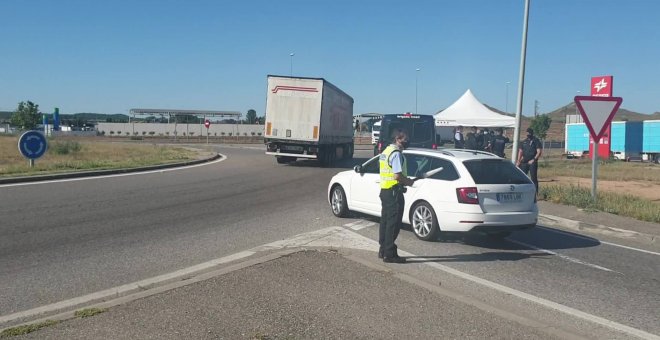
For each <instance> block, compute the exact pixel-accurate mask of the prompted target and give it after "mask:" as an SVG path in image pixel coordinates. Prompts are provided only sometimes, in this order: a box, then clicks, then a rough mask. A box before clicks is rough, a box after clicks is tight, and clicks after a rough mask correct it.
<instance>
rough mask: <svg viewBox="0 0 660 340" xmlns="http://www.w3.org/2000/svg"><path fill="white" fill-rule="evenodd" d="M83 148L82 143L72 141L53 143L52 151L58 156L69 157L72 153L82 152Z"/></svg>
mask: <svg viewBox="0 0 660 340" xmlns="http://www.w3.org/2000/svg"><path fill="white" fill-rule="evenodd" d="M81 149H82V146H81V145H80V143H78V142H76V141H71V140H65V141H62V142H60V141H55V142H54V143H51V151H52V152H54V153H55V154H57V155H68V154H70V153H77V152H80V150H81Z"/></svg>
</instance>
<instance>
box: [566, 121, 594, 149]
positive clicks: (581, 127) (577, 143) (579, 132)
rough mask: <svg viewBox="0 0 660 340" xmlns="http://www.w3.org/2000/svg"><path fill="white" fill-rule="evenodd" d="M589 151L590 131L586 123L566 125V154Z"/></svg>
mask: <svg viewBox="0 0 660 340" xmlns="http://www.w3.org/2000/svg"><path fill="white" fill-rule="evenodd" d="M585 150H589V129H587V126H586V125H585V124H584V123H579V124H566V152H573V151H579V152H582V151H585Z"/></svg>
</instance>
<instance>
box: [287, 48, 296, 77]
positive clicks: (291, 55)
mask: <svg viewBox="0 0 660 340" xmlns="http://www.w3.org/2000/svg"><path fill="white" fill-rule="evenodd" d="M294 55H296V54H295V53H293V52H291V54H289V56H290V57H291V73H290V76H291V77H293V56H294Z"/></svg>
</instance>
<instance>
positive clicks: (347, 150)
mask: <svg viewBox="0 0 660 340" xmlns="http://www.w3.org/2000/svg"><path fill="white" fill-rule="evenodd" d="M344 159H353V144H352V143H351V144H346V145H345V146H344Z"/></svg>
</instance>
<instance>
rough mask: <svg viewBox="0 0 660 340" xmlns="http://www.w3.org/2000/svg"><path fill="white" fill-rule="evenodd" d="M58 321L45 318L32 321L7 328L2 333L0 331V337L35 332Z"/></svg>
mask: <svg viewBox="0 0 660 340" xmlns="http://www.w3.org/2000/svg"><path fill="white" fill-rule="evenodd" d="M58 322H59V321H55V320H46V321H44V322H39V323H33V324H29V325H23V326H17V327H12V328H7V329H5V330H4V331H2V333H0V338H9V337H12V336H19V335H24V334H28V333H32V332H36V331H38V330H40V329H42V328H44V327H49V326H52V325H55V324H57V323H58Z"/></svg>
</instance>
